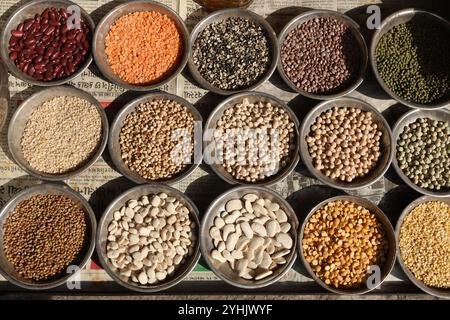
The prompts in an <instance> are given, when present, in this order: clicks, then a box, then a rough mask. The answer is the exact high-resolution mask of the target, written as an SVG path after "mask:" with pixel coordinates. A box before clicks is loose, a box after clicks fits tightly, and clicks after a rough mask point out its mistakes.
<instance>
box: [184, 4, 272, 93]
mask: <svg viewBox="0 0 450 320" xmlns="http://www.w3.org/2000/svg"><path fill="white" fill-rule="evenodd" d="M230 17H239V18H244V19H248V20H251V21H253V22H255V23H256V24H257V25H259V26H261V28H262V30H263V31H264V33H265V35H266V37H267V40H268V42H269V49H270V55H271V59H270V60H271V62H270V66H269V68H268V69H267V71H266V73H265V74H264V75H263V76H262V77H261V79H260V80H259V81H258V82H256V83H255V84H254V85H252V86H249V87H247V88H243V89H239V90H223V89H220V88H218V87H216V86H213V85H211V84H210V83H209V82H208V81H207V80H206V79H205V78H203V76H202V75H201V74H200V72H199V71H198V69H197V66H196V65H195V63H194V58H193V56H192V53H193V50H192V48H193V46H194V43H195V41H196V40H197V37H198V36H199V35H200V34H201V33H202V31H203V30H204V29H205V28H206V27H207V26H209V25H211V24H213V23H216V22H219V21H223V20H225V19H227V18H230ZM190 46H191V50H190V54H189V62H188V66H189V71H190V72H191V74H192V76H193V77H194V79H195V81H197V82H198V83H199V84H200V86H202V87H203V88H205V89H207V90H209V91H212V92H214V93H217V94H221V95H231V94H235V93H239V92H243V91H249V90H254V89H256V88H257V87H259V86H260V85H261V84H263V83H264V82H265V81H267V80H268V79H269V78H270V77H271V76H272V74H273V72H274V71H275V68H276V66H277V62H278V57H279V50H278V42H277V37H276V35H275V31H273V29H272V27H271V26H270V24H269V23H268V22H267V21H266V20H265V19H264V18H263V17H261V16H260V15H258V14H256V13H254V12H252V11H249V10H246V9H239V8H233V9H223V10H219V11H216V12H214V13H211V14H209V15H208V16H206V17H205V18H203V20H201V21H200V22H199V23H197V25H196V26H195V27H194V29H193V30H192V32H191V37H190Z"/></svg>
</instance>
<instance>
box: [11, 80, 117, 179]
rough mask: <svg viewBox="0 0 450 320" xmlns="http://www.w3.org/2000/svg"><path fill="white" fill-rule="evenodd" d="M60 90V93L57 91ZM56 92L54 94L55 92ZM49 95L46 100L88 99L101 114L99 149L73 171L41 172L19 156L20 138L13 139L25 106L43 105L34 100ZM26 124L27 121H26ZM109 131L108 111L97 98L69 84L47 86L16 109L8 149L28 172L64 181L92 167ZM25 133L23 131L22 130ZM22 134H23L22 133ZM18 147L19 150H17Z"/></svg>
mask: <svg viewBox="0 0 450 320" xmlns="http://www.w3.org/2000/svg"><path fill="white" fill-rule="evenodd" d="M57 92H60V93H57ZM53 93H54V94H53ZM45 95H48V96H49V97H48V98H46V99H45V100H44V101H48V100H50V99H52V98H55V97H59V96H70V97H79V98H81V99H84V100H86V101H89V103H91V104H92V105H94V106H95V108H96V110H97V111H98V113H99V114H100V118H101V121H102V137H101V140H100V143H99V145H98V147H97V150H96V151H95V153H94V154H93V155H92V156H91V157H90V158H89V161H86V162H85V163H84V164H83V165H82V166H80V167H79V168H78V169H75V170H73V171H69V172H66V173H62V174H50V173H44V172H40V171H38V170H36V169H34V168H32V167H31V166H30V165H29V164H28V163H27V161H26V159H23V160H22V159H21V158H22V157H21V156H19V153H20V152H21V151H20V150H21V147H20V139H18V140H17V141H13V139H12V136H13V135H15V134H16V132H17V130H18V127H17V122H18V121H19V120H22V119H23V115H22V113H23V112H24V111H23V110H24V109H25V108H28V106H29V105H31V106H32V107H30V108H31V109H33V110H36V108H37V107H39V106H40V105H42V103H43V102H41V103H37V104H35V103H34V101H35V100H36V99H39V97H41V96H45ZM25 124H26V122H25ZM108 133H109V124H108V118H107V117H106V112H105V110H104V109H103V108H102V106H101V105H100V103H99V102H98V101H97V99H95V98H94V97H93V96H92V95H91V94H90V93H88V92H86V91H83V90H80V89H78V88H75V87H72V86H69V85H63V86H58V87H50V88H45V89H42V90H39V91H38V92H35V93H33V94H32V95H31V96H29V97H28V98H27V99H25V100H24V101H23V102H22V103H21V104H20V106H19V107H18V108H17V109H16V111H15V112H14V114H13V115H12V118H11V121H10V123H9V127H8V149H9V153H10V154H11V157H12V159H13V160H14V162H15V163H16V164H17V165H18V166H19V167H20V168H21V169H22V170H23V171H25V172H26V173H28V174H30V175H32V176H34V177H36V178H39V179H42V180H46V181H62V180H67V179H70V178H73V177H75V176H78V175H80V174H81V173H83V172H84V171H86V170H87V169H88V168H90V167H91V166H92V165H93V164H94V163H95V162H97V160H98V159H99V158H100V157H101V155H102V153H103V151H104V150H105V147H106V143H107V142H108ZM22 134H23V131H22ZM21 136H22V135H21ZM16 149H17V150H16Z"/></svg>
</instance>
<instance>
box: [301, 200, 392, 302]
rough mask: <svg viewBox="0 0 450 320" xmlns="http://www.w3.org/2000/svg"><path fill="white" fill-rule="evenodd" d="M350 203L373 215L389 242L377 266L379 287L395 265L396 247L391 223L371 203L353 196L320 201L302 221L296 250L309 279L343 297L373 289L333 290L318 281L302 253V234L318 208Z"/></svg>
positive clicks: (321, 281)
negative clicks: (343, 202)
mask: <svg viewBox="0 0 450 320" xmlns="http://www.w3.org/2000/svg"><path fill="white" fill-rule="evenodd" d="M338 200H341V201H351V202H354V203H356V204H358V205H360V206H362V207H364V208H366V209H367V210H369V211H370V212H371V213H372V214H374V215H375V217H376V218H377V220H378V221H379V222H380V223H381V224H382V225H383V228H384V231H385V234H386V238H387V240H388V242H389V249H388V253H387V259H386V262H385V263H384V265H382V266H379V267H380V271H381V274H380V283H378V284H377V285H376V287H379V286H380V285H381V284H382V283H383V281H384V280H385V279H386V277H387V276H388V275H389V273H390V272H391V271H392V268H393V267H394V263H395V255H396V245H395V233H394V229H393V227H392V225H391V223H390V222H389V219H388V217H387V216H386V214H385V213H384V212H383V211H382V210H381V209H380V208H378V207H377V206H376V205H375V204H374V203H372V202H371V201H369V200H367V199H364V198H361V197H355V196H337V197H332V198H329V199H327V200H325V201H322V202H321V203H319V204H318V205H316V206H315V207H314V208H312V209H311V211H310V212H309V213H308V215H307V216H306V218H305V220H304V221H303V224H302V227H301V230H300V235H299V240H298V250H299V252H300V253H299V255H300V259H301V261H302V263H303V264H304V266H305V268H306V270H307V271H308V273H309V274H310V275H311V277H312V278H313V279H314V280H315V281H316V282H317V283H318V284H319V285H320V286H321V287H323V288H325V289H327V290H329V291H331V292H333V293H337V294H343V295H359V294H364V293H367V292H369V291H372V290H373V289H375V288H376V287H374V288H368V287H367V286H364V287H361V288H359V289H339V288H335V287H332V286H329V285H327V284H326V283H325V282H324V281H323V280H322V279H320V278H319V277H318V276H317V275H316V273H315V272H314V270H313V269H312V268H311V266H310V265H309V262H308V261H306V258H305V255H304V252H303V246H302V243H303V237H304V232H305V228H306V225H307V223H308V221H309V219H310V218H311V216H312V215H313V214H314V213H315V212H316V211H317V210H318V209H320V208H322V207H323V206H325V205H326V204H327V203H329V202H333V201H338Z"/></svg>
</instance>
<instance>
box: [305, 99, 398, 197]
mask: <svg viewBox="0 0 450 320" xmlns="http://www.w3.org/2000/svg"><path fill="white" fill-rule="evenodd" d="M339 102H347V103H350V104H352V105H351V106H352V107H355V108H359V109H361V110H363V111H369V112H371V113H372V114H373V115H374V116H375V117H376V118H377V119H375V120H377V122H378V123H381V124H382V125H383V128H382V131H383V135H385V134H386V133H387V137H386V139H387V142H388V143H389V144H387V145H382V147H381V148H380V151H381V153H382V155H381V157H380V159H379V160H378V161H382V160H383V154H387V156H386V155H385V156H384V157H385V158H386V159H385V161H383V162H384V164H383V163H381V162H378V163H377V165H376V167H374V168H372V170H374V169H377V167H378V166H380V165H382V168H381V170H380V169H379V170H378V173H376V174H375V175H374V176H373V177H370V176H365V177H362V178H357V179H355V181H352V182H350V183H348V182H346V183H339V181H338V182H336V181H333V180H332V179H331V178H327V177H326V176H325V175H324V174H323V173H321V172H320V171H319V170H317V169H316V168H314V166H313V164H312V159H311V156H310V154H309V150H308V146H307V143H306V140H305V137H306V136H308V134H309V132H310V127H311V125H312V124H313V123H314V120H315V119H316V118H317V116H319V115H320V114H322V113H323V112H325V111H327V110H330V109H331V108H332V107H333V104H334V103H339ZM322 109H323V110H322ZM319 111H320V112H319ZM300 135H301V136H300V155H301V158H302V161H303V163H304V164H305V165H306V167H307V169H308V171H309V172H311V173H312V174H313V175H314V177H316V178H317V179H318V180H320V181H321V182H323V183H325V184H327V185H329V186H331V187H333V188H337V189H341V190H358V189H360V188H364V187H368V186H370V185H372V184H374V183H375V182H376V181H378V180H380V179H381V178H382V177H383V176H384V174H385V173H386V171H387V170H388V169H389V166H390V165H391V163H392V158H393V155H394V153H393V151H392V147H391V146H392V145H393V138H392V137H393V135H392V131H391V129H390V127H389V124H388V123H387V121H386V119H385V118H384V117H383V115H382V114H381V112H379V111H378V110H377V109H376V108H375V107H374V106H372V105H371V104H369V103H367V102H365V101H363V100H360V99H357V98H353V97H341V98H336V99H333V100H327V101H323V102H321V103H319V104H318V105H316V106H315V107H314V108H313V109H312V110H311V111H310V112H309V113H308V114H307V115H306V117H305V119H303V122H302V125H301V128H300ZM383 144H385V143H383ZM372 170H371V171H372ZM371 171H369V173H368V174H367V175H370V172H371ZM367 177H369V178H370V179H367Z"/></svg>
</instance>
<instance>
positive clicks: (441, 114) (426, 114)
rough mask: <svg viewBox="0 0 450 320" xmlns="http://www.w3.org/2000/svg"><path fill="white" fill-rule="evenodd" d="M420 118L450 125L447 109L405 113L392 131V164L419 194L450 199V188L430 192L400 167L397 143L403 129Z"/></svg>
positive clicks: (449, 112)
mask: <svg viewBox="0 0 450 320" xmlns="http://www.w3.org/2000/svg"><path fill="white" fill-rule="evenodd" d="M419 118H430V119H433V120H438V121H445V122H447V123H449V124H450V111H448V110H446V109H440V110H420V109H416V110H411V111H409V112H407V113H405V114H404V115H403V116H402V117H401V118H400V119H398V120H397V123H396V124H395V126H394V129H392V137H393V139H392V154H393V160H392V164H393V166H394V169H395V171H396V172H397V174H398V175H399V177H400V178H401V179H402V180H403V181H404V182H405V183H406V184H407V185H408V186H409V187H411V188H412V189H414V190H416V191H417V192H420V193H422V194H426V195H429V196H435V197H448V196H450V188H446V189H442V190H439V191H436V190H428V189H424V188H421V187H419V186H418V185H416V184H415V183H414V182H412V181H411V180H410V179H409V178H408V177H407V176H406V174H404V173H403V170H402V169H400V166H399V165H398V161H397V141H398V139H399V137H400V135H401V133H402V132H403V129H404V128H405V127H406V126H407V125H409V124H410V123H413V122H414V121H416V120H417V119H419Z"/></svg>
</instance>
